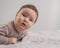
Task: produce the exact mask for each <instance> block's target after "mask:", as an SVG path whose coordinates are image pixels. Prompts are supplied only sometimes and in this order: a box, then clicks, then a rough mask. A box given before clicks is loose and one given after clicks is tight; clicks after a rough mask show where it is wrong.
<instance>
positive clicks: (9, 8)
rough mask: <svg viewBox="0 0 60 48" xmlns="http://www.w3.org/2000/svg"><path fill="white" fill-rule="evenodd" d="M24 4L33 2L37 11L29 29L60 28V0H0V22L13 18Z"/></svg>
mask: <svg viewBox="0 0 60 48" xmlns="http://www.w3.org/2000/svg"><path fill="white" fill-rule="evenodd" d="M24 4H34V5H35V6H36V7H37V9H38V12H39V16H38V20H37V22H36V23H35V25H34V26H33V27H32V28H31V29H30V30H31V31H34V32H39V31H40V30H53V31H55V30H60V0H0V24H6V23H8V22H9V21H11V20H13V19H14V18H15V16H16V13H17V11H18V10H19V9H20V7H21V6H23V5H24Z"/></svg>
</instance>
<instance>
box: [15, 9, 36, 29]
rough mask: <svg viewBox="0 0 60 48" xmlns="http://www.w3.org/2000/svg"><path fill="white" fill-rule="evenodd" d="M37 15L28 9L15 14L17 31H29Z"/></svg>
mask: <svg viewBox="0 0 60 48" xmlns="http://www.w3.org/2000/svg"><path fill="white" fill-rule="evenodd" d="M36 17H37V14H36V12H35V11H34V10H32V9H30V8H23V9H21V11H20V12H19V13H17V15H16V18H15V21H14V23H15V26H16V28H17V29H19V30H27V29H29V28H30V27H31V26H32V25H33V24H34V22H35V20H36Z"/></svg>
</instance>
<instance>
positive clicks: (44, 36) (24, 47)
mask: <svg viewBox="0 0 60 48" xmlns="http://www.w3.org/2000/svg"><path fill="white" fill-rule="evenodd" d="M59 34H60V32H56V31H55V32H52V31H41V32H39V33H32V32H30V35H31V36H30V37H25V38H24V39H23V41H22V42H18V43H16V44H15V45H0V48H60V37H59V36H60V35H59Z"/></svg>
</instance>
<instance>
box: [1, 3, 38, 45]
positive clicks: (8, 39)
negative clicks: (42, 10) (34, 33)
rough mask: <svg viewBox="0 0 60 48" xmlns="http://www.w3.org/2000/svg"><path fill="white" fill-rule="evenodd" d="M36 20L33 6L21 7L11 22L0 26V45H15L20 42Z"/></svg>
mask: <svg viewBox="0 0 60 48" xmlns="http://www.w3.org/2000/svg"><path fill="white" fill-rule="evenodd" d="M37 18H38V11H37V9H36V7H35V6H34V5H31V4H27V5H24V6H22V7H21V8H20V9H19V11H18V12H17V14H16V17H15V19H14V20H13V21H11V22H9V23H8V24H6V25H2V26H0V44H15V43H16V42H17V41H22V39H23V38H24V37H25V36H26V35H27V30H28V29H29V28H30V27H31V26H32V25H33V24H34V23H35V22H36V20H37Z"/></svg>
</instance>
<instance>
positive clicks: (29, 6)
mask: <svg viewBox="0 0 60 48" xmlns="http://www.w3.org/2000/svg"><path fill="white" fill-rule="evenodd" d="M23 8H30V9H32V10H34V11H35V12H36V14H37V18H38V10H37V8H36V7H35V6H34V5H32V4H27V5H23V6H22V7H21V8H20V9H19V11H18V12H17V13H19V12H20V11H21V9H23ZM37 18H36V20H35V22H36V21H37Z"/></svg>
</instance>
